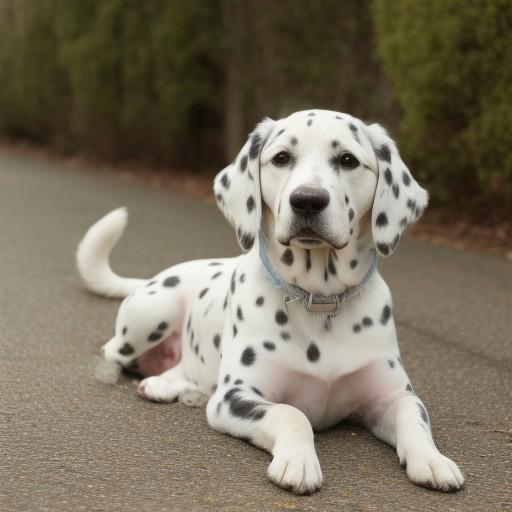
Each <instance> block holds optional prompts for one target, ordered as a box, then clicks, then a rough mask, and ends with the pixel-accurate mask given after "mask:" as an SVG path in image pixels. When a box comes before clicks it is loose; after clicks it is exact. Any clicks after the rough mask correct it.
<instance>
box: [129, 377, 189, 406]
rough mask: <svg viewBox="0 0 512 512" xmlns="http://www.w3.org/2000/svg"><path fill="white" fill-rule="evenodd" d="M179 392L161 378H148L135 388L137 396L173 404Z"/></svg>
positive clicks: (170, 382)
mask: <svg viewBox="0 0 512 512" xmlns="http://www.w3.org/2000/svg"><path fill="white" fill-rule="evenodd" d="M179 391H180V390H179V389H177V387H176V386H174V385H173V383H172V381H169V380H167V379H164V378H163V377H148V378H146V379H143V380H141V381H140V383H139V385H138V387H137V394H138V395H139V396H141V397H142V398H146V399H147V400H154V401H155V402H174V400H176V398H177V397H178V393H179Z"/></svg>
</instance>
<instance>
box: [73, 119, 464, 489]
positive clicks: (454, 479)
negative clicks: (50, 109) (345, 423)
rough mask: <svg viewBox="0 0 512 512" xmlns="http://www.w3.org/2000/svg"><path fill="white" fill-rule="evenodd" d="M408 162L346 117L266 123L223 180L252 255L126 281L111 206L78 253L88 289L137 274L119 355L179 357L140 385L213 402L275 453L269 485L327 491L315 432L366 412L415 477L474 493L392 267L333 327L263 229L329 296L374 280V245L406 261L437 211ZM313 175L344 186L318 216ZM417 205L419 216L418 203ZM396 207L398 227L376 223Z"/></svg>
mask: <svg viewBox="0 0 512 512" xmlns="http://www.w3.org/2000/svg"><path fill="white" fill-rule="evenodd" d="M310 120H311V122H310ZM283 130H284V131H283ZM356 135H357V137H356ZM255 136H256V137H257V138H256V139H255V138H254V137H255ZM292 138H293V139H297V142H296V143H292V142H291V140H292ZM255 140H256V143H255ZM334 141H336V144H333V142H334ZM383 144H385V145H386V147H387V148H388V149H389V155H388V154H387V153H386V151H384V153H383V150H382V145H383ZM251 148H252V158H248V159H247V165H244V164H243V162H245V157H246V156H247V155H248V152H250V151H251ZM280 151H288V152H290V153H291V154H292V155H293V157H294V158H293V165H290V166H287V167H286V166H285V167H276V165H275V164H274V163H272V159H273V156H274V155H275V154H276V153H278V152H280ZM347 151H348V152H350V153H352V154H353V155H355V157H357V160H358V161H359V163H360V165H358V166H357V167H355V168H353V169H350V170H348V169H345V168H337V167H336V166H333V165H332V164H331V163H330V162H332V158H333V157H335V158H336V157H337V155H338V156H339V155H342V154H344V152H347ZM336 161H337V160H336ZM388 168H389V169H390V171H389V173H391V181H390V182H388V181H389V173H388V176H387V177H386V175H385V172H386V169H388ZM404 169H405V166H404V164H403V162H402V161H401V159H400V157H399V154H398V151H397V150H396V147H395V146H394V144H393V143H392V141H391V139H389V137H388V136H387V134H386V133H385V132H384V130H383V129H382V128H380V127H377V126H375V125H372V126H369V127H368V126H366V125H364V123H362V122H361V121H360V120H358V119H355V118H353V117H351V116H349V115H347V114H339V113H336V112H329V111H320V110H315V111H308V112H299V113H296V114H293V115H292V116H290V117H288V118H286V119H282V120H279V121H271V120H266V121H265V122H264V123H262V124H260V125H259V126H258V127H257V128H256V130H255V132H253V134H252V135H251V137H250V139H249V141H248V142H247V143H246V144H245V145H244V147H243V148H242V150H241V152H240V154H239V155H238V156H237V158H236V159H235V161H234V162H233V164H231V166H229V167H228V168H227V169H225V170H223V171H221V173H219V175H218V176H217V178H216V180H215V185H214V186H215V193H216V197H217V200H218V202H219V206H220V207H221V209H222V211H223V212H224V213H225V215H226V217H227V218H228V220H229V221H230V222H231V223H232V225H233V226H234V227H235V230H236V231H237V232H238V238H239V241H240V243H241V246H242V248H243V249H244V251H247V253H246V254H245V255H243V256H239V257H236V258H227V259H216V260H200V261H191V262H188V263H184V264H181V265H177V266H174V267H171V268H169V269H167V270H164V271H163V272H161V273H160V274H158V275H157V276H155V277H154V278H153V279H152V280H148V281H144V280H138V281H137V280H135V281H130V282H129V283H128V284H126V281H123V280H121V281H120V278H118V277H117V276H115V274H113V273H112V271H111V270H110V267H109V266H108V254H109V252H110V250H111V249H112V246H113V244H114V243H115V241H116V240H117V238H118V236H119V235H120V233H121V231H122V229H123V228H124V222H125V214H124V213H122V212H120V211H119V210H118V211H116V212H117V213H116V212H113V214H109V215H110V216H107V217H106V218H104V219H102V220H100V221H99V222H98V223H97V224H96V225H95V226H93V228H91V231H89V233H88V234H87V235H86V237H85V239H84V241H83V242H82V244H81V248H80V250H79V261H82V266H81V274H82V276H84V279H85V281H86V285H88V286H89V287H90V288H92V289H93V290H95V291H102V292H103V293H107V294H109V295H112V294H113V293H114V292H115V293H116V294H118V295H122V293H120V292H121V291H122V290H123V288H122V287H121V284H123V283H124V284H123V286H124V292H125V293H124V294H125V295H126V294H128V293H130V294H129V296H128V297H127V298H126V299H125V300H124V301H123V303H122V305H121V308H120V311H119V315H118V318H117V321H116V327H115V334H114V336H113V338H112V339H111V340H110V341H109V342H108V343H107V344H106V345H105V346H104V348H103V351H104V357H105V359H106V360H107V361H112V362H116V363H118V364H121V365H123V366H129V365H130V364H132V363H133V362H134V361H138V363H139V364H140V365H142V366H143V365H144V362H145V361H146V362H147V361H148V360H151V354H154V355H155V357H156V358H162V360H163V359H165V358H167V359H166V360H167V361H168V364H167V367H168V369H167V370H166V371H164V372H163V373H161V375H152V376H148V377H147V378H146V379H144V380H143V381H142V382H141V383H140V385H139V388H138V392H139V394H140V395H141V396H143V397H145V398H148V399H152V400H157V401H174V400H176V399H180V400H181V401H182V402H184V403H186V404H187V405H200V404H201V403H202V402H203V401H204V400H205V397H209V400H208V405H207V417H208V422H209V424H210V425H211V426H212V427H213V428H214V429H216V430H218V431H219V432H224V433H227V434H230V435H233V436H236V437H241V438H246V439H248V440H249V441H250V442H252V443H253V444H255V445H256V446H259V447H261V448H263V449H265V450H267V451H269V452H271V453H272V455H273V460H272V463H271V464H270V466H269V468H268V477H269V479H270V480H271V481H272V482H274V483H275V484H277V485H279V486H281V487H283V488H286V489H289V490H291V491H293V492H296V493H310V492H314V491H315V490H317V489H318V488H319V487H320V485H321V483H322V472H321V469H320V464H319V461H318V458H317V456H316V453H315V448H314V435H313V429H315V430H322V429H325V428H328V427H331V426H333V425H335V424H336V423H338V422H340V421H341V420H343V419H344V418H347V417H349V416H351V417H352V416H354V415H356V416H358V417H360V418H361V421H362V422H363V423H364V424H365V425H366V426H367V427H368V428H369V429H370V430H371V432H373V434H375V436H377V437H378V438H380V439H382V440H383V441H385V442H387V443H389V444H391V445H392V446H394V447H396V450H397V454H398V457H399V459H400V462H401V463H402V464H406V465H407V469H406V471H407V475H408V477H409V478H410V479H411V480H412V481H413V482H415V483H417V484H419V485H423V486H428V487H431V488H433V489H437V490H441V491H449V490H457V489H459V488H461V486H462V484H463V481H464V479H463V477H462V474H461V473H460V471H459V469H458V468H457V466H456V465H455V463H453V462H452V461H451V460H450V459H448V458H447V457H445V456H443V455H441V454H440V453H439V451H438V450H437V448H436V446H435V444H434V441H433V439H432V435H431V430H430V421H429V419H428V414H427V412H426V409H425V406H424V404H423V403H422V402H421V400H420V399H419V398H418V397H417V396H416V394H415V393H414V391H413V390H412V386H411V384H410V381H409V378H408V376H407V374H406V372H405V369H404V368H403V365H402V362H401V359H400V356H399V349H398V343H397V339H396V330H395V326H394V321H393V316H392V300H391V294H390V291H389V288H388V287H387V285H386V283H385V282H384V280H383V279H382V277H381V276H380V275H379V273H378V272H376V273H375V274H373V276H372V277H371V278H370V280H369V281H368V282H367V284H366V285H365V286H364V287H363V288H362V290H361V291H360V293H359V294H358V295H357V296H355V297H354V298H352V299H351V300H350V301H348V302H347V303H345V304H343V305H342V308H341V311H340V312H339V314H338V315H337V316H336V317H335V318H334V319H333V320H332V322H326V316H325V315H324V314H320V313H311V312H308V311H306V310H305V308H304V306H303V304H301V303H292V304H289V305H288V307H286V306H285V305H284V303H283V292H282V290H280V289H276V288H274V287H273V286H272V284H271V282H270V281H269V279H268V278H267V276H266V274H265V270H264V268H263V266H262V263H261V261H260V258H259V252H258V251H259V243H260V241H259V239H258V237H257V234H258V231H259V230H260V229H261V231H262V233H263V236H264V237H265V240H266V247H267V251H268V254H269V258H270V260H271V261H272V264H273V266H274V267H275V268H276V270H277V271H278V273H279V274H280V275H281V277H282V278H283V279H285V280H286V281H288V282H293V283H296V284H298V285H299V286H301V287H303V288H304V289H306V290H308V291H310V292H313V293H322V294H324V295H328V294H332V293H340V292H343V291H344V290H345V289H347V288H348V287H350V286H353V285H355V284H357V283H359V282H360V281H361V280H362V279H363V276H364V275H365V274H366V272H367V271H368V269H369V267H370V265H371V261H372V251H373V250H374V248H375V245H376V244H377V249H378V250H379V251H381V252H383V249H382V248H383V247H384V253H387V254H391V253H392V252H393V250H394V249H395V248H396V245H397V236H398V238H399V237H400V235H401V233H402V231H403V229H404V228H405V227H406V225H407V224H409V223H410V222H413V221H415V220H416V218H417V217H418V216H419V214H421V212H422V210H423V208H424V207H425V206H426V200H427V195H426V192H425V191H424V190H423V189H421V187H420V186H419V185H418V184H417V183H416V181H414V179H413V178H412V176H411V175H410V173H409V171H407V173H408V176H409V180H407V181H408V182H407V184H406V183H403V182H400V179H402V172H403V171H404ZM304 184H307V185H311V186H315V187H323V188H325V189H326V190H328V192H329V195H330V202H329V205H328V206H327V207H326V208H325V210H324V211H322V212H321V213H319V214H318V216H317V217H315V218H314V219H312V218H309V217H308V218H307V219H306V220H305V219H304V218H303V217H301V216H300V215H298V214H297V213H295V212H294V211H293V209H292V208H290V195H291V194H292V192H293V191H294V189H296V188H297V187H299V186H301V185H304ZM396 184H398V186H399V192H398V197H397V194H396V192H394V191H393V185H396ZM249 197H252V198H253V199H254V202H252V201H249V203H250V205H251V207H248V204H249V203H248V199H249ZM408 199H410V200H412V201H414V202H415V208H417V209H415V210H414V211H412V210H411V208H409V207H408V206H407V200H408ZM350 209H352V210H353V214H350V213H349V212H350ZM408 209H409V211H411V212H412V214H409V213H408V212H407V210H408ZM382 212H385V213H386V218H387V223H386V224H385V225H379V223H377V221H376V219H377V217H378V215H379V214H380V213H382ZM404 218H405V219H406V220H405V221H403V222H401V223H400V221H402V219H404ZM372 219H373V220H372ZM301 223H302V224H304V223H306V225H308V226H313V227H314V228H315V230H318V233H317V234H318V240H317V241H313V242H311V241H308V240H304V239H302V238H301V237H300V236H298V235H297V232H296V230H297V226H300V225H302V224H301ZM381 224H382V223H381ZM294 230H295V231H294ZM315 232H316V231H315ZM283 243H286V244H287V243H289V245H283ZM345 244H346V245H345ZM378 244H381V245H380V246H379V245H378ZM382 244H385V246H383V245H382ZM341 246H343V247H342V248H339V247H341ZM81 255H82V258H81V257H80V256H81ZM84 255H85V256H84ZM87 255H96V256H95V257H94V258H93V257H90V256H87ZM84 259H85V260H86V262H87V264H86V265H85V268H86V270H84V265H83V261H84ZM97 269H99V270H97ZM100 276H104V277H105V282H104V283H100V282H98V278H99V277H100ZM89 283H92V285H91V284H89ZM137 283H138V285H137ZM141 371H143V368H142V367H141ZM146 374H148V375H149V374H151V372H146Z"/></svg>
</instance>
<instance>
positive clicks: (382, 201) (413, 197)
mask: <svg viewBox="0 0 512 512" xmlns="http://www.w3.org/2000/svg"><path fill="white" fill-rule="evenodd" d="M366 133H367V135H368V137H369V139H370V143H371V145H372V147H373V150H374V152H375V156H376V158H377V164H378V169H379V170H378V173H379V175H378V181H377V189H376V191H375V198H374V200H373V209H372V234H373V239H374V241H375V245H376V246H377V250H378V252H379V253H380V254H382V255H383V256H389V255H391V254H393V251H394V250H395V248H396V246H397V245H398V242H399V240H400V237H401V236H402V233H403V231H404V230H405V228H406V227H407V226H408V225H409V224H412V223H413V222H415V221H416V220H417V219H418V218H419V217H420V216H421V214H422V213H423V210H424V209H425V208H426V206H427V204H428V192H427V191H426V190H425V189H423V188H421V187H420V186H419V185H418V183H417V182H416V180H415V179H414V178H413V177H412V175H411V173H410V172H409V170H408V169H407V167H406V165H405V164H404V162H403V161H402V159H401V158H400V154H399V153H398V149H397V148H396V146H395V143H394V142H393V140H392V139H391V138H390V137H389V135H388V134H387V132H386V130H385V129H384V128H383V127H382V126H380V125H379V124H371V125H369V126H367V127H366Z"/></svg>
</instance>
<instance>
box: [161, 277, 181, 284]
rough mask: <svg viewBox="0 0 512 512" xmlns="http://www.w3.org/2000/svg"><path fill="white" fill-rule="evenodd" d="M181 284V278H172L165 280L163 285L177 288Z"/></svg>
mask: <svg viewBox="0 0 512 512" xmlns="http://www.w3.org/2000/svg"><path fill="white" fill-rule="evenodd" d="M179 283H180V278H179V277H178V276H171V277H168V278H166V279H165V280H164V282H163V283H162V284H163V285H164V286H176V285H178V284H179Z"/></svg>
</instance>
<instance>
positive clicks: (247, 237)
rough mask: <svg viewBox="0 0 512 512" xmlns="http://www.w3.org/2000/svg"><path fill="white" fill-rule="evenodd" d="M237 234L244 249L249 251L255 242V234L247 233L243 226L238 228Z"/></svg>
mask: <svg viewBox="0 0 512 512" xmlns="http://www.w3.org/2000/svg"><path fill="white" fill-rule="evenodd" d="M236 235H237V237H238V240H239V242H240V245H241V246H242V248H243V249H245V250H246V251H248V250H249V249H250V248H251V247H252V246H253V244H254V236H253V235H251V234H250V233H245V232H243V231H242V228H240V227H239V228H238V229H237V230H236Z"/></svg>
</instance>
